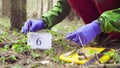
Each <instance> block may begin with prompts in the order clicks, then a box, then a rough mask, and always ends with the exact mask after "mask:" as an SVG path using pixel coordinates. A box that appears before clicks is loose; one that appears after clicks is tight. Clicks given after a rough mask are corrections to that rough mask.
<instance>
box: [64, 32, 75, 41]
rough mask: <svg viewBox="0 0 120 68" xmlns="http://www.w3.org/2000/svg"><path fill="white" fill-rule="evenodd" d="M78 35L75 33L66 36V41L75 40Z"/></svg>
mask: <svg viewBox="0 0 120 68" xmlns="http://www.w3.org/2000/svg"><path fill="white" fill-rule="evenodd" d="M75 36H76V34H75V33H70V34H68V35H67V36H66V39H70V40H72V39H73V38H75Z"/></svg>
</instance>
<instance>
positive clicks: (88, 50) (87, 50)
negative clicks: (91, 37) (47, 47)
mask: <svg viewBox="0 0 120 68" xmlns="http://www.w3.org/2000/svg"><path fill="white" fill-rule="evenodd" d="M104 49H105V48H94V47H87V48H81V49H80V51H82V52H84V54H85V55H86V56H87V59H85V58H83V56H78V53H77V52H76V53H74V54H71V55H69V56H67V54H69V53H70V52H72V51H70V52H68V53H65V54H62V55H60V56H59V59H60V60H62V61H65V62H74V63H76V64H85V63H86V62H87V61H89V60H90V59H92V58H93V57H94V56H95V53H97V54H99V53H100V52H102V51H103V50H104ZM114 54H115V50H114V49H111V50H110V51H108V52H106V53H104V55H103V56H102V57H101V58H100V59H99V61H100V62H101V63H105V62H107V61H108V60H109V59H110V58H111V57H112V56H113V55H114ZM78 57H79V58H78ZM95 63H96V64H97V62H95Z"/></svg>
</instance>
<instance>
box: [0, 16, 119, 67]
mask: <svg viewBox="0 0 120 68" xmlns="http://www.w3.org/2000/svg"><path fill="white" fill-rule="evenodd" d="M69 22H70V21H68V20H64V21H63V22H62V23H60V24H59V25H56V26H55V27H53V28H52V30H50V32H51V33H52V35H53V39H52V48H51V49H49V50H39V49H36V50H32V49H30V48H29V46H27V45H26V43H27V36H26V35H23V34H21V32H17V31H16V30H14V31H10V30H9V28H10V22H9V20H8V19H4V18H1V19H0V27H1V29H0V68H78V67H79V68H80V66H81V65H77V64H72V63H67V62H64V61H61V60H59V56H60V55H61V54H63V53H66V52H68V51H71V50H73V49H75V48H76V47H77V46H78V45H77V44H76V43H73V42H71V41H69V40H66V39H65V36H66V34H67V33H69V32H71V31H73V30H75V29H77V28H79V27H80V26H81V25H83V24H79V22H82V21H77V19H75V20H74V21H71V22H72V23H69ZM88 46H89V45H88ZM90 47H91V44H90ZM116 48H118V47H116ZM118 59H119V58H118ZM114 64H116V62H114ZM84 68H86V67H84Z"/></svg>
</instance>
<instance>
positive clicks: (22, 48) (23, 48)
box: [12, 44, 30, 53]
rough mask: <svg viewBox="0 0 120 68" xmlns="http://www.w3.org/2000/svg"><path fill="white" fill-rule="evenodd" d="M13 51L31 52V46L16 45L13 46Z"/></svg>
mask: <svg viewBox="0 0 120 68" xmlns="http://www.w3.org/2000/svg"><path fill="white" fill-rule="evenodd" d="M12 50H13V51H15V52H18V53H22V52H26V51H28V50H30V46H27V45H22V44H21V45H19V44H14V45H12Z"/></svg>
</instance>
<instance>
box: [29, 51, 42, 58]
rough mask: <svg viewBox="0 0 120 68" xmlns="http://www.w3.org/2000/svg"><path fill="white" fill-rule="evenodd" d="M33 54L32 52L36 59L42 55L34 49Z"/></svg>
mask: <svg viewBox="0 0 120 68" xmlns="http://www.w3.org/2000/svg"><path fill="white" fill-rule="evenodd" d="M31 54H32V57H33V58H34V59H38V58H40V57H41V56H40V54H39V53H37V52H34V51H32V52H31Z"/></svg>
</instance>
